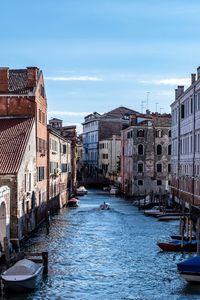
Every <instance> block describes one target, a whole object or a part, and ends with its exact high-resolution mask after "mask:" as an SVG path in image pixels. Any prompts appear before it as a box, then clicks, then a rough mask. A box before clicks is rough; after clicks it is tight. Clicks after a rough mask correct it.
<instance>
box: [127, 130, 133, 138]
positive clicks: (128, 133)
mask: <svg viewBox="0 0 200 300" xmlns="http://www.w3.org/2000/svg"><path fill="white" fill-rule="evenodd" d="M132 137H133V131H128V132H127V139H130V138H132Z"/></svg>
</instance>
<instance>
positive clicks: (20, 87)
mask: <svg viewBox="0 0 200 300" xmlns="http://www.w3.org/2000/svg"><path fill="white" fill-rule="evenodd" d="M27 82H28V78H27V70H26V69H24V70H9V81H8V83H9V84H8V89H9V93H16V94H18V93H20V94H26V93H28V92H29V91H31V90H32V88H28V87H27Z"/></svg>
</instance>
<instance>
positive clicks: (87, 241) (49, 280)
mask: <svg viewBox="0 0 200 300" xmlns="http://www.w3.org/2000/svg"><path fill="white" fill-rule="evenodd" d="M80 200H81V202H80V207H79V208H76V209H66V208H64V209H62V210H61V211H60V212H59V213H58V214H57V215H55V216H53V218H52V223H51V227H50V232H49V234H48V235H47V233H46V229H45V227H43V228H41V229H40V231H39V232H38V233H37V234H36V235H35V236H34V237H33V238H32V239H31V240H30V241H29V242H28V244H27V249H26V250H29V251H48V252H49V274H48V276H46V277H45V278H44V280H43V282H42V284H41V286H40V287H39V288H38V289H37V290H36V291H34V292H31V293H28V294H26V293H25V294H20V295H13V294H10V295H4V296H3V297H1V299H16V300H23V299H34V300H35V299H75V300H82V299H84V300H85V299H87V300H93V299H104V300H110V299H116V300H117V299H123V300H130V299H135V300H136V299H137V300H143V299H145V300H146V299H170V300H173V299H181V300H182V299H200V286H190V285H189V284H187V283H185V282H184V281H183V280H182V279H181V278H180V277H179V275H178V274H177V272H176V263H177V262H180V261H182V260H184V259H186V258H188V257H189V256H191V254H181V253H164V252H161V251H159V248H158V247H157V245H156V242H157V241H158V240H166V239H167V238H168V236H169V235H170V234H172V233H177V232H178V228H179V226H178V223H177V221H173V222H159V221H157V220H156V219H154V218H151V217H146V216H144V214H143V212H142V211H138V209H137V208H136V207H134V206H133V205H132V202H131V201H126V200H125V199H122V198H120V197H110V196H109V195H107V194H106V193H104V192H101V191H97V190H90V191H89V193H88V195H86V196H84V197H81V198H80ZM103 201H106V202H109V203H110V205H111V210H110V211H99V210H98V209H97V208H98V207H99V205H100V204H101V203H102V202H103Z"/></svg>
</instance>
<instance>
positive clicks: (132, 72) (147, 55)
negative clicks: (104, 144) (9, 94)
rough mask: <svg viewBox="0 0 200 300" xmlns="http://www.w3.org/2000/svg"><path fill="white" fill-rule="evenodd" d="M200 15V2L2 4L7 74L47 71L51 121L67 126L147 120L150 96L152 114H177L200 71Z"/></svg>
mask: <svg viewBox="0 0 200 300" xmlns="http://www.w3.org/2000/svg"><path fill="white" fill-rule="evenodd" d="M199 14H200V1H198V0H196V1H194V0H190V1H188V0H171V1H169V0H165V1H160V0H159V1H157V0H137V1H136V0H40V1H39V0H34V1H27V0H26V1H25V0H17V1H16V0H6V1H2V2H1V26H0V39H1V45H0V61H1V66H8V67H10V68H25V67H27V66H38V67H39V68H41V69H42V70H43V73H44V76H45V87H46V93H47V98H48V111H49V118H50V117H58V118H61V119H63V121H64V123H65V124H80V123H81V122H83V120H84V116H85V114H88V113H90V112H93V111H97V112H99V113H103V112H106V111H109V110H112V109H114V108H116V107H118V106H121V105H123V106H126V107H129V108H132V109H134V110H137V111H140V112H141V111H142V108H143V112H144V110H145V108H146V107H147V103H146V102H145V101H146V100H147V95H148V107H149V109H150V110H151V111H156V109H157V111H158V112H170V104H171V103H172V102H173V100H174V89H175V88H176V86H177V84H185V85H186V86H188V84H189V82H190V74H191V73H193V72H196V68H197V67H198V66H199V65H200V59H199V57H200V38H199V36H200V35H199V33H200V18H199ZM147 92H148V93H147ZM156 103H157V104H156ZM79 128H80V127H79Z"/></svg>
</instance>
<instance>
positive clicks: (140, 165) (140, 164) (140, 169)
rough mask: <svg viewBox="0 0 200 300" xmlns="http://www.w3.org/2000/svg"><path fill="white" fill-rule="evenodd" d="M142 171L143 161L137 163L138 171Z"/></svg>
mask: <svg viewBox="0 0 200 300" xmlns="http://www.w3.org/2000/svg"><path fill="white" fill-rule="evenodd" d="M141 172H143V163H138V173H141Z"/></svg>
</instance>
